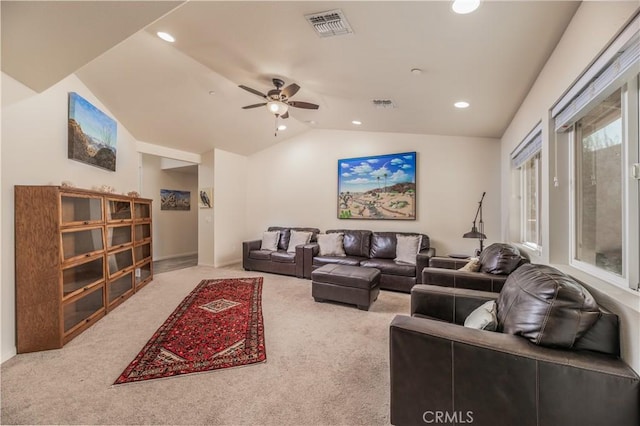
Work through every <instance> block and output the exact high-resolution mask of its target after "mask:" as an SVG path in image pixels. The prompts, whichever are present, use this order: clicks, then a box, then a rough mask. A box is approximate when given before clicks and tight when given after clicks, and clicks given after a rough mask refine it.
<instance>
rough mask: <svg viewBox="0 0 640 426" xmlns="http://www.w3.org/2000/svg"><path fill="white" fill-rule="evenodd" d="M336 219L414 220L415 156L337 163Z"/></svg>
mask: <svg viewBox="0 0 640 426" xmlns="http://www.w3.org/2000/svg"><path fill="white" fill-rule="evenodd" d="M338 218H340V219H396V220H415V219H416V153H415V152H403V153H400V154H387V155H376V156H372V157H358V158H346V159H343V160H338Z"/></svg>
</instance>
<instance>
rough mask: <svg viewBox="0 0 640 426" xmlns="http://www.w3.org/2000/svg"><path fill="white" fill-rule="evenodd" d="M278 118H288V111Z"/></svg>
mask: <svg viewBox="0 0 640 426" xmlns="http://www.w3.org/2000/svg"><path fill="white" fill-rule="evenodd" d="M280 118H289V111H287V112H285V113H284V114H282V115H281V116H280Z"/></svg>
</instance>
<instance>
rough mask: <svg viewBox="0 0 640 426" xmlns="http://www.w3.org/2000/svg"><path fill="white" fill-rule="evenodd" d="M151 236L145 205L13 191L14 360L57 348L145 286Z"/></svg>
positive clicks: (33, 189)
mask: <svg viewBox="0 0 640 426" xmlns="http://www.w3.org/2000/svg"><path fill="white" fill-rule="evenodd" d="M134 216H135V219H134ZM134 221H136V225H135V226H136V227H137V226H138V225H141V226H142V228H140V230H139V239H135V238H136V229H135V227H134ZM151 230H152V223H151V200H149V199H143V198H133V197H127V196H120V195H114V194H105V193H101V192H96V191H88V190H82V189H75V188H62V187H58V186H22V185H21V186H16V187H15V245H16V261H15V264H16V328H17V349H18V353H24V352H33V351H40V350H47V349H57V348H61V347H62V346H63V345H64V344H66V343H67V342H69V341H70V340H72V339H73V338H74V337H76V336H77V335H79V334H80V333H82V332H83V331H84V330H86V329H87V328H88V327H90V326H91V325H93V324H94V323H95V322H96V321H98V320H99V319H100V318H102V317H103V316H104V315H107V314H108V313H109V312H110V311H111V310H112V309H114V308H115V307H116V306H118V305H119V304H121V303H122V302H124V301H125V300H126V299H127V298H129V297H130V296H131V295H133V294H134V293H135V292H136V291H137V290H138V289H139V288H141V287H142V286H143V285H145V284H147V283H149V282H150V281H151V280H152V279H153V269H152V266H151V244H152V243H151V239H152V231H151ZM134 244H135V245H140V244H143V246H142V247H143V248H141V249H138V252H136V253H137V254H134ZM144 244H148V249H147V246H145V245H144ZM140 250H142V251H140ZM147 255H148V257H145V258H144V259H143V260H145V261H146V260H148V266H147V265H142V263H143V262H140V263H141V265H140V267H139V268H141V269H140V272H139V273H136V271H138V269H137V268H136V264H137V260H136V256H147ZM138 275H139V276H138Z"/></svg>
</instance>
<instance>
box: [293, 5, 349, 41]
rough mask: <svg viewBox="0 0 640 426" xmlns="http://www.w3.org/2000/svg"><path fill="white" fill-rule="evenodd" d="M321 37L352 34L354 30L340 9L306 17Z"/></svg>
mask: <svg viewBox="0 0 640 426" xmlns="http://www.w3.org/2000/svg"><path fill="white" fill-rule="evenodd" d="M304 17H305V18H307V21H309V23H310V24H311V26H313V28H314V29H315V30H316V33H317V34H318V35H319V36H320V37H332V36H337V35H344V34H351V33H352V32H353V30H352V29H351V26H350V25H349V22H347V18H345V16H344V14H343V13H342V11H341V10H340V9H335V10H329V11H327V12H320V13H312V14H310V15H304Z"/></svg>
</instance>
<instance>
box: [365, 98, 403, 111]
mask: <svg viewBox="0 0 640 426" xmlns="http://www.w3.org/2000/svg"><path fill="white" fill-rule="evenodd" d="M371 102H372V103H373V106H374V107H376V108H384V109H391V108H397V107H396V104H395V103H394V102H393V101H392V100H391V99H374V100H373V101H371Z"/></svg>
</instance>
